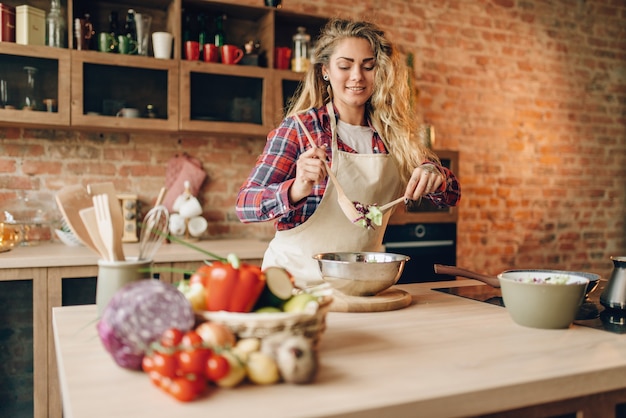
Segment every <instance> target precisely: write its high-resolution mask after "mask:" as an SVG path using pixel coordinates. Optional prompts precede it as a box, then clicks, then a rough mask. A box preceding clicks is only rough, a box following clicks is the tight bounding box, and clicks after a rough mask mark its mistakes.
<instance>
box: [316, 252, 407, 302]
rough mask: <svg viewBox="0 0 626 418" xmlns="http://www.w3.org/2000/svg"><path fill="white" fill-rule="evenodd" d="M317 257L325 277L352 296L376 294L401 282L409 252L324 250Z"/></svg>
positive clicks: (338, 288) (328, 281) (332, 284)
mask: <svg viewBox="0 0 626 418" xmlns="http://www.w3.org/2000/svg"><path fill="white" fill-rule="evenodd" d="M313 258H314V259H316V260H317V262H318V265H319V268H320V271H321V273H322V278H323V279H324V281H326V282H327V283H329V284H330V285H331V286H332V287H333V288H335V289H336V290H338V291H339V292H341V293H343V294H345V295H350V296H373V295H376V294H378V293H380V292H382V291H383V290H385V289H388V288H389V287H391V286H393V285H394V284H396V283H397V282H398V279H399V278H400V275H401V274H402V270H404V264H405V263H406V262H407V261H408V260H409V259H410V258H409V257H408V256H406V255H401V254H393V253H380V252H339V253H321V254H316V255H314V256H313Z"/></svg>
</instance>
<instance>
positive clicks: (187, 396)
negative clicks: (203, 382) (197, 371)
mask: <svg viewBox="0 0 626 418" xmlns="http://www.w3.org/2000/svg"><path fill="white" fill-rule="evenodd" d="M167 391H168V392H169V393H170V394H171V395H172V396H174V397H175V398H176V399H178V400H179V401H181V402H189V401H191V400H193V399H194V398H195V397H196V396H198V392H197V391H196V382H192V381H191V380H189V379H186V378H184V377H176V378H174V379H172V383H171V384H170V385H169V387H168V388H167Z"/></svg>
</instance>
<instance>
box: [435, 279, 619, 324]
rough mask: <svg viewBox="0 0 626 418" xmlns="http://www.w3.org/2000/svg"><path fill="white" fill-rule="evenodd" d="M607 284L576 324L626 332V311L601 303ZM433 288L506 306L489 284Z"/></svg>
mask: <svg viewBox="0 0 626 418" xmlns="http://www.w3.org/2000/svg"><path fill="white" fill-rule="evenodd" d="M605 285H606V281H605V280H600V283H599V285H598V287H597V288H596V289H595V290H594V291H593V292H591V293H590V294H589V295H588V296H587V298H585V301H584V302H583V304H582V305H581V307H580V309H579V311H578V314H577V315H576V319H575V320H574V324H576V325H580V326H583V327H589V328H594V329H598V330H601V331H608V332H613V333H615V334H626V312H625V311H621V310H613V309H606V308H605V307H604V306H602V305H601V304H600V295H601V294H602V290H603V289H604V286H605ZM432 290H436V291H438V292H443V293H448V294H450V295H454V296H460V297H463V298H466V299H472V300H477V301H479V302H485V303H489V304H492V305H497V306H501V307H504V301H503V299H502V292H501V291H500V289H499V288H494V287H491V286H488V285H482V284H481V285H476V286H460V287H440V288H435V289H432Z"/></svg>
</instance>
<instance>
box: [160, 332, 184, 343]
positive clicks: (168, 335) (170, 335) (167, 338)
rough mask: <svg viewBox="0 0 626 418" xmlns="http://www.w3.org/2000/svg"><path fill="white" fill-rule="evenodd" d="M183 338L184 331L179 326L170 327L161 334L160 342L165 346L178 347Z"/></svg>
mask: <svg viewBox="0 0 626 418" xmlns="http://www.w3.org/2000/svg"><path fill="white" fill-rule="evenodd" d="M182 339H183V331H181V330H179V329H177V328H170V329H167V330H165V332H163V335H161V339H160V343H161V345H162V346H163V347H176V346H177V345H179V344H180V343H181V341H182Z"/></svg>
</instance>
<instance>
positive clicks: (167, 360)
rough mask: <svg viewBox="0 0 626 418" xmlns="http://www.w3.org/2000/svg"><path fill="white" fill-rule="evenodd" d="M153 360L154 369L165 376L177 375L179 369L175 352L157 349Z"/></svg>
mask: <svg viewBox="0 0 626 418" xmlns="http://www.w3.org/2000/svg"><path fill="white" fill-rule="evenodd" d="M152 362H153V367H152V371H154V372H156V373H158V374H160V375H161V376H163V377H174V376H176V370H177V369H178V365H177V361H176V356H174V355H173V354H167V353H161V352H158V351H155V352H154V353H153V354H152Z"/></svg>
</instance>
